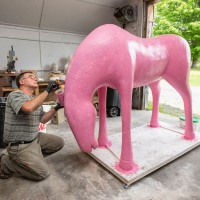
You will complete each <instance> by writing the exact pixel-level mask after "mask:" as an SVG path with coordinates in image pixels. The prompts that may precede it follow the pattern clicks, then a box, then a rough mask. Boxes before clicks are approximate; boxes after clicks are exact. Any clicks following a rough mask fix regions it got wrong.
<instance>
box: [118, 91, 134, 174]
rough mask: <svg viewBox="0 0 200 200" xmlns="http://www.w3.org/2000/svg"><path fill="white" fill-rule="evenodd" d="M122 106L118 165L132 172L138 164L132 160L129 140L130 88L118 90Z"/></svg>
mask: <svg viewBox="0 0 200 200" xmlns="http://www.w3.org/2000/svg"><path fill="white" fill-rule="evenodd" d="M119 94H120V100H121V108H122V149H121V157H120V162H119V163H118V166H119V167H120V168H121V169H123V170H125V171H129V170H131V171H132V172H135V171H137V169H138V166H137V164H136V163H134V161H133V152H132V142H131V95H132V89H131V88H129V89H127V88H126V91H124V90H122V91H119Z"/></svg>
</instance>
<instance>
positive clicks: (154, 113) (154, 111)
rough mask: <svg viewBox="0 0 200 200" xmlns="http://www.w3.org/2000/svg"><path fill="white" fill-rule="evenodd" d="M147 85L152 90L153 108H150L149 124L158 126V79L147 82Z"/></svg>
mask: <svg viewBox="0 0 200 200" xmlns="http://www.w3.org/2000/svg"><path fill="white" fill-rule="evenodd" d="M149 87H150V89H151V91H152V97H153V109H152V116H151V122H150V126H151V127H159V122H158V110H159V98H160V81H156V82H153V83H151V84H149Z"/></svg>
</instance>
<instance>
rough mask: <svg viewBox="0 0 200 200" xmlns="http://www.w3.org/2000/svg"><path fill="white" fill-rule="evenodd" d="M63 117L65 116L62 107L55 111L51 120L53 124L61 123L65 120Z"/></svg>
mask: <svg viewBox="0 0 200 200" xmlns="http://www.w3.org/2000/svg"><path fill="white" fill-rule="evenodd" d="M65 119H66V118H65V113H64V108H61V109H59V110H58V111H57V112H56V114H55V115H54V117H53V119H52V121H51V122H52V123H53V124H61V123H62V122H64V121H65Z"/></svg>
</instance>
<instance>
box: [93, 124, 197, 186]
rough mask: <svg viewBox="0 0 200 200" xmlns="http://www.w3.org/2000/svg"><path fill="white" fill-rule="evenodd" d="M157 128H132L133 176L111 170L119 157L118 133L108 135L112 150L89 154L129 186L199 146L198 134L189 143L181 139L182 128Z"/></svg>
mask: <svg viewBox="0 0 200 200" xmlns="http://www.w3.org/2000/svg"><path fill="white" fill-rule="evenodd" d="M160 125H161V127H159V128H150V127H149V126H148V125H143V126H139V127H136V128H133V129H132V131H131V135H132V148H133V155H134V161H135V162H136V163H137V164H138V166H139V170H138V171H137V172H136V173H134V174H128V175H127V174H123V173H121V172H119V171H117V170H116V169H115V167H114V166H115V164H116V162H119V158H120V154H121V133H117V134H114V135H111V136H109V139H110V140H111V141H112V146H111V147H109V148H98V149H95V150H93V151H92V153H90V155H91V156H92V157H93V158H94V159H95V160H96V161H98V162H99V163H100V164H101V165H103V166H104V167H105V168H107V169H108V170H109V171H110V172H111V173H113V174H114V175H115V176H116V177H118V178H119V179H120V180H122V181H123V182H124V183H125V184H126V185H127V186H129V185H130V184H132V183H134V182H135V181H137V180H139V179H141V178H143V177H144V176H146V175H148V174H150V173H152V172H153V171H155V170H157V169H159V168H160V167H162V166H164V165H166V164H168V163H169V162H172V161H173V160H175V159H177V158H178V157H180V156H182V155H183V154H185V153H187V152H188V151H190V150H192V149H194V148H195V147H197V146H199V145H200V138H199V137H198V136H200V133H198V132H197V133H196V135H197V138H196V139H195V140H192V141H188V140H184V139H183V138H182V137H183V132H184V130H183V129H181V128H179V127H176V126H173V125H170V124H167V123H164V122H160Z"/></svg>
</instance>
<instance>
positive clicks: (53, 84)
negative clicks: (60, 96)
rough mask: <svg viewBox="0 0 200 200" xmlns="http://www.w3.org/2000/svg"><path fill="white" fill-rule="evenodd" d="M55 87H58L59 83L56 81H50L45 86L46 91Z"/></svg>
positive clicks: (55, 88)
mask: <svg viewBox="0 0 200 200" xmlns="http://www.w3.org/2000/svg"><path fill="white" fill-rule="evenodd" d="M57 89H59V84H58V83H57V82H56V81H50V82H49V84H48V86H47V88H46V91H47V92H48V93H50V92H51V91H52V90H57Z"/></svg>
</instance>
